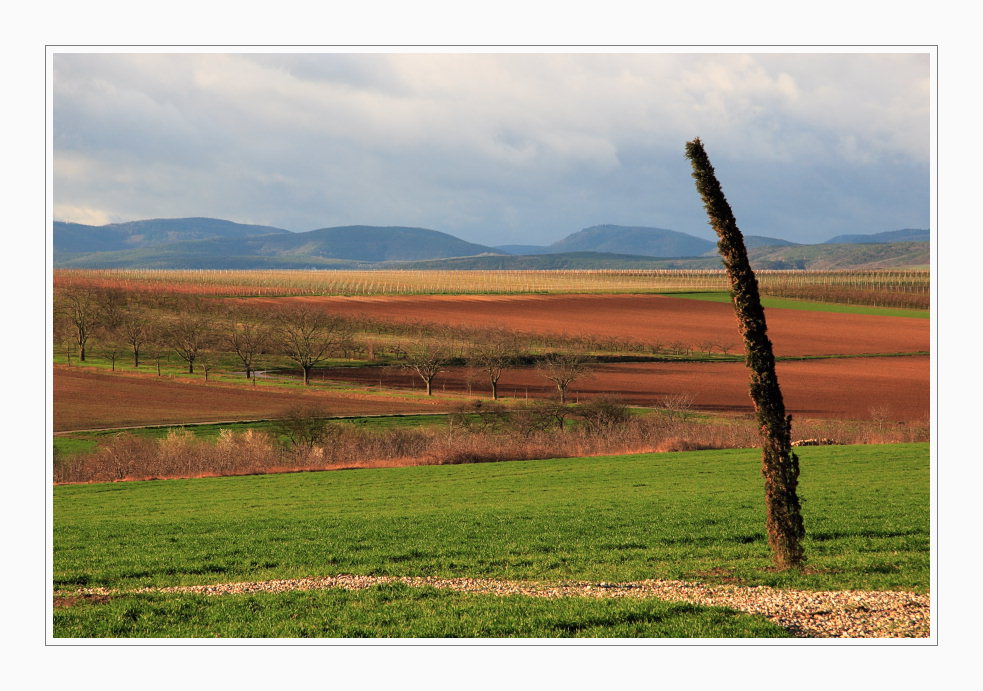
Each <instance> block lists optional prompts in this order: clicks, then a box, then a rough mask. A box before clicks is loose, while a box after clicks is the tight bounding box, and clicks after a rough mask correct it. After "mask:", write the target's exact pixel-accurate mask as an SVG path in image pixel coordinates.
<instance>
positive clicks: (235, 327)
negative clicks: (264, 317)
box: [225, 317, 270, 379]
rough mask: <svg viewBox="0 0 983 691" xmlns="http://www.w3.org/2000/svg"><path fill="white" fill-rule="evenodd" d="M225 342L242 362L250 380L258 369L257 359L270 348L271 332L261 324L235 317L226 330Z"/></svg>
mask: <svg viewBox="0 0 983 691" xmlns="http://www.w3.org/2000/svg"><path fill="white" fill-rule="evenodd" d="M225 342H226V343H227V344H228V345H229V348H230V349H231V350H232V352H234V353H235V354H236V356H237V357H238V358H239V360H240V361H241V362H242V366H243V368H244V369H245V370H246V379H249V377H250V376H252V374H253V371H254V370H255V369H256V367H255V365H256V358H257V357H259V356H260V355H262V354H263V353H266V352H267V351H268V349H269V347H270V330H269V328H267V327H265V326H263V325H261V324H256V323H254V322H251V321H245V320H242V319H239V318H237V317H233V318H232V319H231V320H230V322H229V325H228V326H227V327H226V329H225Z"/></svg>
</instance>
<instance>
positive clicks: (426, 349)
mask: <svg viewBox="0 0 983 691" xmlns="http://www.w3.org/2000/svg"><path fill="white" fill-rule="evenodd" d="M447 359H448V351H447V348H446V347H445V346H442V345H438V344H435V343H426V342H425V343H417V344H416V345H414V346H412V347H410V348H407V349H406V363H405V364H404V365H403V367H404V368H406V369H411V370H413V371H414V372H416V373H417V374H418V375H419V376H420V379H422V380H423V383H424V384H426V385H427V395H428V396H432V395H433V380H434V378H435V377H436V376H437V375H438V374H440V372H441V371H442V370H443V369H444V365H445V364H446V363H447Z"/></svg>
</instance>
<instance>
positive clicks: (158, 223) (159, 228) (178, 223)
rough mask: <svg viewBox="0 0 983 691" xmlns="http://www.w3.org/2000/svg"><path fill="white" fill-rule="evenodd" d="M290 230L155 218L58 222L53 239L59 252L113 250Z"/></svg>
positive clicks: (210, 221)
mask: <svg viewBox="0 0 983 691" xmlns="http://www.w3.org/2000/svg"><path fill="white" fill-rule="evenodd" d="M289 232H290V231H288V230H284V229H283V228H274V227H273V226H256V225H248V224H245V223H234V222H232V221H223V220H221V219H217V218H153V219H149V220H145V221H128V222H126V223H110V224H108V225H104V226H90V225H85V224H82V223H65V222H63V221H55V222H54V228H53V236H54V237H53V239H54V247H55V252H56V253H61V252H113V251H117V250H128V249H138V248H141V247H156V246H160V245H165V244H168V243H172V242H182V241H188V240H208V239H213V238H243V237H248V236H252V235H270V234H273V233H289Z"/></svg>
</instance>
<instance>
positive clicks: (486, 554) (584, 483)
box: [54, 444, 930, 591]
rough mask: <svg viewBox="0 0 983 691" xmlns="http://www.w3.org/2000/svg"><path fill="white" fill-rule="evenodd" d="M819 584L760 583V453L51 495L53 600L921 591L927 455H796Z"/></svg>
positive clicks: (763, 556) (763, 558)
mask: <svg viewBox="0 0 983 691" xmlns="http://www.w3.org/2000/svg"><path fill="white" fill-rule="evenodd" d="M800 456H801V459H802V477H801V485H800V496H802V497H803V498H804V500H805V501H804V513H805V522H806V527H807V531H808V539H807V543H806V549H807V554H808V556H809V560H810V566H811V568H810V569H809V570H808V571H807V572H806V573H803V574H779V573H774V572H771V571H769V570H767V567H768V564H769V557H768V549H767V545H766V543H765V540H764V535H763V523H764V518H763V501H762V481H761V478H760V472H759V466H760V458H759V452H758V451H756V450H725V451H705V452H690V453H676V454H647V455H635V456H620V457H596V458H582V459H561V460H548V461H525V462H510V463H495V464H486V465H463V466H444V467H414V468H393V469H379V470H362V471H348V472H326V473H305V474H293V475H265V476H254V477H238V478H213V479H201V480H172V481H157V482H139V483H119V484H100V485H81V486H80V485H76V486H59V487H55V488H54V582H55V585H56V587H72V586H84V585H107V586H121V587H136V586H141V585H176V584H187V583H208V582H225V581H239V580H263V579H273V578H287V577H299V576H312V575H328V574H336V573H361V574H392V575H431V574H432V575H444V576H485V577H496V578H530V579H540V580H561V579H592V580H604V581H622V580H635V579H642V578H688V579H696V580H707V579H708V572H713V573H715V574H719V575H725V576H729V577H734V578H737V579H739V580H741V581H742V582H746V583H761V584H772V585H779V586H794V587H802V588H831V589H849V588H858V589H891V588H902V589H910V590H916V591H925V590H927V588H928V585H929V537H930V536H929V463H928V445H927V444H908V445H883V446H859V447H858V446H854V447H825V448H820V447H815V448H805V449H802V451H801V454H800Z"/></svg>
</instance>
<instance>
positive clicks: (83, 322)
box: [54, 287, 352, 383]
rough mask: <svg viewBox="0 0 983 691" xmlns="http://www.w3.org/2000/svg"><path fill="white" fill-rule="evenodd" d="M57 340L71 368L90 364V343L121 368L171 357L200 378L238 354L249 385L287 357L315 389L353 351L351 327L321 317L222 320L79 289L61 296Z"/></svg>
mask: <svg viewBox="0 0 983 691" xmlns="http://www.w3.org/2000/svg"><path fill="white" fill-rule="evenodd" d="M54 315H55V319H54V329H55V339H56V341H58V342H60V343H64V344H66V345H67V346H68V348H67V350H66V353H67V356H68V360H69V364H70V363H71V357H72V351H73V350H75V349H77V352H78V357H79V360H81V361H83V362H84V361H85V360H86V354H87V349H88V346H89V342H90V339H93V338H94V339H95V340H96V341H98V343H99V344H100V346H101V354H103V355H105V357H106V358H107V359H109V360H110V362H111V364H112V368H113V369H114V370H115V368H116V361H117V360H118V359H119V358H120V357H121V356H122V355H123V354H124V353H126V352H127V351H129V352H130V353H131V354H132V356H133V367H135V368H136V367H140V364H141V357H144V358H145V357H150V358H151V359H153V360H155V361H156V363H157V372H158V374H160V360H161V358H162V357H163V356H164V354H166V353H167V352H173V353H175V354H177V355H178V356H179V357H180V358H181V360H183V361H184V362H185V363H187V365H188V373H189V374H194V372H195V367H196V365H197V366H198V367H199V369H200V370H201V371H202V372H203V373H204V374H205V377H206V379H207V377H208V373H209V372H210V371H211V370H212V369H213V368H214V366H215V362H214V358H215V354H216V353H217V352H225V353H231V354H234V355H235V357H236V358H237V359H238V360H239V362H240V363H241V364H242V367H243V369H244V370H245V374H246V377H247V378H248V377H251V376H253V375H254V374H255V371H256V366H257V361H258V360H259V358H261V357H262V356H264V355H279V356H283V357H286V358H287V359H289V360H291V361H293V362H294V363H296V364H297V365H298V366H299V367H300V368H301V370H302V371H303V373H304V382H305V383H309V381H310V374H311V370H312V369H313V368H314V367H315V366H316V365H318V364H319V363H321V362H323V361H324V360H326V359H327V358H328V357H330V356H332V355H333V354H335V353H337V352H343V351H345V349H346V348H347V349H348V350H350V349H351V340H352V334H351V331H350V329H349V328H348V326H347V324H346V323H345V322H344V321H343V320H341V319H338V318H336V317H333V316H332V315H329V314H326V313H323V312H320V311H317V310H315V309H311V308H306V307H299V308H293V309H290V308H282V309H279V310H276V311H275V312H268V313H263V314H262V315H259V314H257V313H253V312H249V313H246V312H243V313H241V314H236V313H222V312H221V311H220V310H219V309H216V308H215V307H213V306H212V305H210V304H207V303H205V302H204V301H202V300H200V299H196V298H186V299H178V298H171V299H169V300H167V301H166V302H164V303H163V304H161V303H160V302H159V301H158V302H155V301H154V300H153V299H147V298H146V296H139V297H135V296H129V295H127V294H126V293H122V292H120V291H113V290H105V289H98V288H90V287H72V288H70V289H66V290H64V291H61V292H59V293H58V294H56V296H55V310H54Z"/></svg>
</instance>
